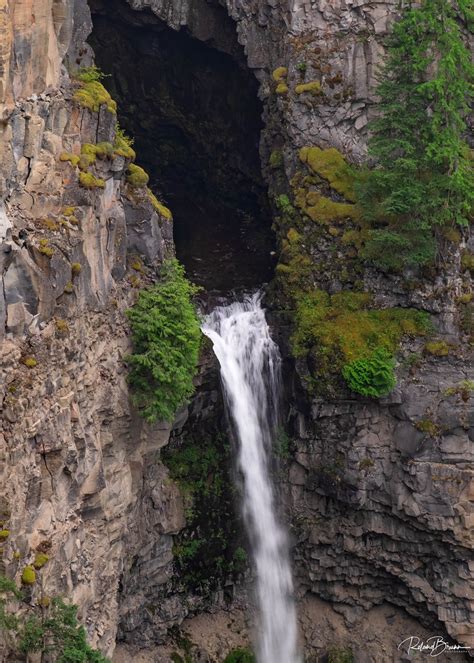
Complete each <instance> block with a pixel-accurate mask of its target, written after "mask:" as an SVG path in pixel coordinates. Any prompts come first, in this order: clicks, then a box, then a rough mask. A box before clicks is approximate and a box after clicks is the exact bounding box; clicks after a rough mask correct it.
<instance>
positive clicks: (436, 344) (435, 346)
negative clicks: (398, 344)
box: [424, 341, 449, 357]
mask: <svg viewBox="0 0 474 663" xmlns="http://www.w3.org/2000/svg"><path fill="white" fill-rule="evenodd" d="M424 350H425V352H426V353H427V354H429V355H433V356H434V357H447V356H448V355H449V345H448V344H447V343H446V341H430V342H429V343H427V344H426V345H425V348H424Z"/></svg>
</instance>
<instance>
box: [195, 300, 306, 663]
mask: <svg viewBox="0 0 474 663" xmlns="http://www.w3.org/2000/svg"><path fill="white" fill-rule="evenodd" d="M202 331H203V332H204V334H206V336H208V337H209V338H210V339H211V340H212V342H213V344H214V352H215V354H216V356H217V359H218V361H219V364H220V366H221V375H222V380H223V383H224V391H225V395H226V399H227V403H228V406H229V410H230V412H231V414H232V418H233V421H234V425H235V429H236V433H237V437H238V441H239V467H240V469H241V471H242V474H243V477H244V486H243V510H244V518H245V521H246V524H247V527H248V530H249V535H250V539H251V542H252V547H253V557H254V562H255V567H256V572H257V598H258V604H259V609H260V620H261V629H260V630H261V633H260V641H259V643H258V653H257V658H258V661H259V663H298V662H299V657H298V654H297V644H296V639H297V628H296V614H295V608H294V604H293V581H292V576H291V568H290V561H289V554H288V545H287V539H286V534H285V531H284V530H283V529H282V527H281V525H280V523H279V522H278V519H277V517H276V513H275V503H274V494H273V488H272V484H271V479H270V471H269V454H270V452H271V448H272V435H273V434H274V432H275V427H276V415H277V401H278V390H279V376H280V356H279V352H278V347H277V346H276V344H275V343H274V342H273V341H272V339H271V337H270V333H269V329H268V325H267V322H266V320H265V313H264V311H263V309H262V306H261V296H260V295H259V294H256V295H253V296H251V297H248V298H246V299H245V301H244V302H243V303H234V304H231V305H229V306H225V307H218V308H216V309H215V310H214V311H213V312H212V313H211V314H210V315H209V316H207V317H206V319H205V321H204V324H203V327H202Z"/></svg>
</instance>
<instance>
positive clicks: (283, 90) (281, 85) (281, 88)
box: [275, 83, 288, 95]
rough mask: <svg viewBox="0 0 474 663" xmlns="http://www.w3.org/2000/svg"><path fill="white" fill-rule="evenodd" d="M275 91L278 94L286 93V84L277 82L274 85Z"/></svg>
mask: <svg viewBox="0 0 474 663" xmlns="http://www.w3.org/2000/svg"><path fill="white" fill-rule="evenodd" d="M275 92H276V93H277V94H279V95H285V94H288V85H287V84H286V83H279V84H278V85H277V87H276V90H275Z"/></svg>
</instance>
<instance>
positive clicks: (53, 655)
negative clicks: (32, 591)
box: [0, 576, 108, 663]
mask: <svg viewBox="0 0 474 663" xmlns="http://www.w3.org/2000/svg"><path fill="white" fill-rule="evenodd" d="M22 597H23V595H22V593H21V591H20V590H18V589H17V587H16V585H15V583H14V582H13V581H12V580H9V579H8V578H5V577H4V576H0V631H2V632H3V634H4V635H6V636H7V641H8V643H9V644H10V645H11V648H12V649H13V650H14V651H15V653H16V654H24V655H25V654H26V655H28V654H32V653H34V652H41V653H42V654H47V655H48V660H51V661H55V663H108V659H106V658H105V657H104V656H103V655H102V654H101V653H100V652H99V651H97V650H96V649H92V647H90V645H89V644H88V643H87V634H86V631H85V629H84V627H83V626H81V625H80V624H79V623H78V621H77V606H75V605H67V604H66V603H64V601H63V600H62V599H59V598H55V599H53V600H52V601H51V602H43V603H42V605H39V606H33V605H31V604H30V606H29V612H28V614H27V615H22V614H20V613H19V612H18V610H15V611H14V610H13V607H14V606H15V604H13V606H12V605H11V604H12V602H14V601H20V600H21V599H22ZM47 603H48V604H47Z"/></svg>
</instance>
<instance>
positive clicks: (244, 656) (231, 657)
mask: <svg viewBox="0 0 474 663" xmlns="http://www.w3.org/2000/svg"><path fill="white" fill-rule="evenodd" d="M224 663H256V662H255V656H254V655H253V654H252V652H251V651H250V650H249V649H243V648H238V649H233V650H232V651H231V652H230V653H229V654H227V656H226V657H225V659H224Z"/></svg>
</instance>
